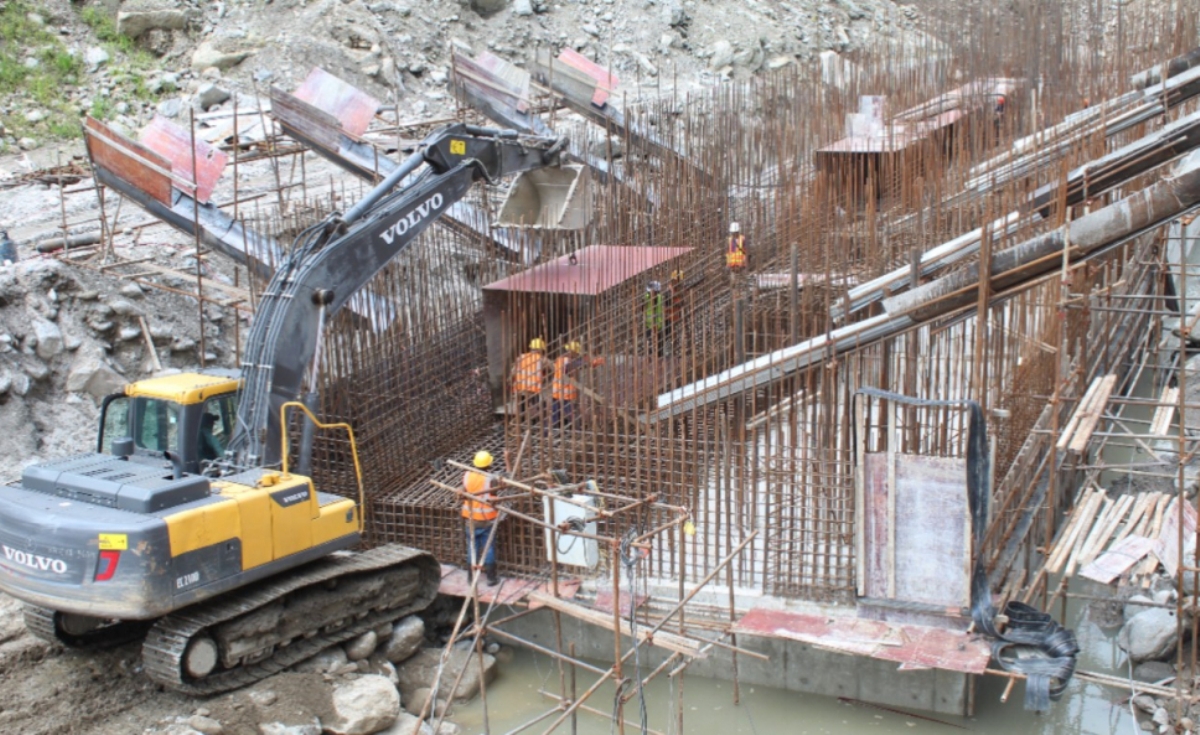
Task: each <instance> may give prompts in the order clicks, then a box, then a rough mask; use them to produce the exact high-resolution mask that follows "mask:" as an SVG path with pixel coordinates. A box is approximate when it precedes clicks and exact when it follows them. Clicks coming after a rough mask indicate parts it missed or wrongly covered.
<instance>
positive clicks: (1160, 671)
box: [1133, 661, 1175, 683]
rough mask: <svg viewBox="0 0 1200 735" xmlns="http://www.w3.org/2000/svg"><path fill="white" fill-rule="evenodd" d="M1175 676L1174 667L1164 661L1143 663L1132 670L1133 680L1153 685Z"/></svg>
mask: <svg viewBox="0 0 1200 735" xmlns="http://www.w3.org/2000/svg"><path fill="white" fill-rule="evenodd" d="M1172 676H1175V667H1174V666H1172V665H1171V664H1169V663H1166V662H1165V661H1145V662H1143V663H1140V664H1138V665H1137V666H1135V667H1134V669H1133V678H1135V679H1137V680H1138V681H1145V682H1149V683H1154V682H1157V681H1162V680H1163V679H1169V678H1171V677H1172Z"/></svg>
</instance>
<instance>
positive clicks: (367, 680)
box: [322, 676, 400, 735]
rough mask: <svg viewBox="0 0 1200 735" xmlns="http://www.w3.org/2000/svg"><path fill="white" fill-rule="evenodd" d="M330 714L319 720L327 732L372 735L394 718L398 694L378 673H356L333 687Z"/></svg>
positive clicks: (332, 734) (344, 734) (390, 723)
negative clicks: (356, 676) (368, 674)
mask: <svg viewBox="0 0 1200 735" xmlns="http://www.w3.org/2000/svg"><path fill="white" fill-rule="evenodd" d="M332 708H333V713H334V714H333V717H332V718H330V721H329V722H325V723H322V724H323V725H324V726H325V732H327V733H331V735H372V733H377V732H379V731H380V730H383V729H385V728H387V727H391V725H392V724H393V723H394V722H395V721H396V718H397V717H398V716H399V714H400V695H399V693H397V692H396V687H394V686H392V683H391V682H390V681H388V680H387V679H385V678H384V677H382V676H360V677H358V678H356V679H352V680H350V681H347V682H343V683H341V684H339V685H338V686H337V688H335V689H334V690H333V707H332Z"/></svg>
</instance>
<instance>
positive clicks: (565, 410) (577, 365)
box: [550, 341, 604, 428]
mask: <svg viewBox="0 0 1200 735" xmlns="http://www.w3.org/2000/svg"><path fill="white" fill-rule="evenodd" d="M564 349H565V350H566V352H564V353H563V354H562V355H561V356H559V358H558V359H557V360H555V361H554V382H553V383H552V384H551V385H550V397H551V399H552V401H551V403H550V424H551V426H556V427H560V428H561V427H564V426H569V425H570V424H571V422H572V421H574V420H575V413H576V411H575V406H576V405H577V404H578V403H579V386H578V385H577V384H576V383H575V376H576V375H578V373H579V371H580V370H581V369H583V368H585V367H588V366H591V367H596V366H599V365H603V364H604V358H602V357H592V358H585V357H584V356H583V345H581V344H579V342H576V341H571V342H568V343H567V344H566V345H565V347H564ZM560 422H561V423H560Z"/></svg>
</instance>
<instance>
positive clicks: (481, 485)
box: [462, 449, 500, 587]
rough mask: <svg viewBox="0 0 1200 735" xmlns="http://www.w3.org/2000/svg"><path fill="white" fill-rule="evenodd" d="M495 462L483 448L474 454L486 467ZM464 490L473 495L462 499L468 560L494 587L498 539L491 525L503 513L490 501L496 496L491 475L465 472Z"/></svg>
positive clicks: (481, 467) (477, 466)
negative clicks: (493, 492) (480, 570)
mask: <svg viewBox="0 0 1200 735" xmlns="http://www.w3.org/2000/svg"><path fill="white" fill-rule="evenodd" d="M492 461H493V460H492V455H491V453H490V452H487V451H485V450H482V449H481V450H479V451H478V452H476V453H475V460H474V462H472V464H474V465H475V467H476V468H478V469H480V470H487V469H490V468H491V466H492ZM463 490H464V491H466V493H467V494H468V495H470V496H471V497H470V498H467V499H464V500H463V506H462V516H463V518H464V519H466V522H467V563H468V564H469V565H470V568H471V571H472V572H474V571H475V570H477V569H481V568H482V570H483V573H484V574H486V575H487V583H488V586H489V587H490V586H494V585H495V584H496V583H497V582H498V581H499V580H498V579H497V578H496V538H495V534H493V533H492V526H494V525H495V523H496V519H497V518H498V517H499V515H500V513H499V511H497V510H496V507H495V506H494V505H492V504H491V501H494V500H495V499H496V496H495V495H492V478H491V477H489V476H488V475H487V474H485V473H484V472H475V471H474V470H472V471H469V472H464V473H463ZM489 541H490V542H491V543H488V542H489Z"/></svg>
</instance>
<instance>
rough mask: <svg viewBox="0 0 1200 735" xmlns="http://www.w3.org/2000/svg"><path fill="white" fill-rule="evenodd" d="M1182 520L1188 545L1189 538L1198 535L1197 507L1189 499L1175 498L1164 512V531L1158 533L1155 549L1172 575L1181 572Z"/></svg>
mask: <svg viewBox="0 0 1200 735" xmlns="http://www.w3.org/2000/svg"><path fill="white" fill-rule="evenodd" d="M1181 516H1182V518H1181ZM1181 522H1182V523H1183V538H1184V543H1185V545H1186V543H1187V539H1194V538H1195V537H1196V509H1195V508H1193V507H1192V504H1191V503H1190V502H1188V501H1184V502H1183V503H1182V504H1181V503H1180V502H1179V499H1178V498H1173V499H1172V500H1171V504H1170V506H1169V507H1168V508H1167V510H1166V513H1164V514H1163V523H1162V531H1161V532H1160V533H1159V535H1158V544H1156V545H1155V549H1154V553H1155V555H1156V556H1158V559H1159V561H1161V562H1162V565H1163V569H1165V570H1166V572H1167V574H1168V575H1170V576H1171V577H1174V576H1175V575H1176V574H1177V573H1178V572H1179V524H1180V523H1181Z"/></svg>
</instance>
